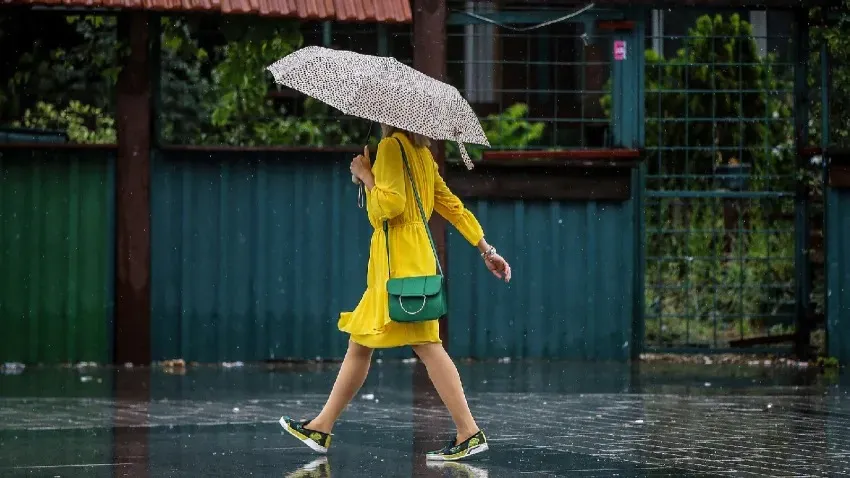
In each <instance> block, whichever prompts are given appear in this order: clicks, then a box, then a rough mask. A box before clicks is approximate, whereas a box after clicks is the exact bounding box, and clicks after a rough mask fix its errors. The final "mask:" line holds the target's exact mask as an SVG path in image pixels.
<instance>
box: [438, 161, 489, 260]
mask: <svg viewBox="0 0 850 478" xmlns="http://www.w3.org/2000/svg"><path fill="white" fill-rule="evenodd" d="M434 210H435V211H437V214H439V215H441V216H443V217H444V218H446V220H447V221H449V222H450V223H451V224H452V226H454V227H455V228H456V229H457V230H458V232H460V233H461V235H463V237H464V238H465V239H466V240H467V241H469V243H470V244H472V245H473V246H476V245H478V242H479V241H481V239H483V238H484V230H483V229H481V224H479V223H478V219H476V218H475V216H474V215H473V214H472V212H471V211H470V210H469V209H467V208H466V207H464V205H463V203H462V202H461V200H460V199H459V198H458V197H457V196H455V195H454V193H453V192H452V191H451V190H450V189H449V187H448V186H447V185H446V182H445V181H444V180H443V177H442V176H440V169H439V168H438V167H437V163H436V162H435V163H434Z"/></svg>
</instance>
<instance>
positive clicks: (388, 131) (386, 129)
mask: <svg viewBox="0 0 850 478" xmlns="http://www.w3.org/2000/svg"><path fill="white" fill-rule="evenodd" d="M396 131H401V132H402V133H404V134H406V135H407V137H408V138H410V141H412V142H413V145H414V146H416V147H417V148H418V147H422V146H424V147H426V148H427V147H429V146H431V139H429V138H428V137H427V136H423V135H421V134H419V133H411V132H410V131H405V130H403V129H401V128H396V127H395V126H390V125H388V124H383V123H381V134H382V135H383V137H384V138H389V137H390V136H392V135H393V133H395V132H396Z"/></svg>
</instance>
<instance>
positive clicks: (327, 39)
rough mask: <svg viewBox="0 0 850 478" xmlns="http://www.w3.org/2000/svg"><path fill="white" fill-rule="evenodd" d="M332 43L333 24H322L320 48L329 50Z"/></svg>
mask: <svg viewBox="0 0 850 478" xmlns="http://www.w3.org/2000/svg"><path fill="white" fill-rule="evenodd" d="M332 42H333V23H331V22H324V23H322V46H324V47H325V48H330V47H331V43H332Z"/></svg>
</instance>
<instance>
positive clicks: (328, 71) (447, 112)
mask: <svg viewBox="0 0 850 478" xmlns="http://www.w3.org/2000/svg"><path fill="white" fill-rule="evenodd" d="M267 69H268V70H269V71H270V72H271V73H272V75H274V79H275V82H277V83H278V84H280V85H284V86H287V87H289V88H292V89H294V90H298V91H300V92H301V93H304V94H306V95H309V96H312V97H313V98H315V99H317V100H319V101H322V102H324V103H327V104H328V105H330V106H332V107H334V108H336V109H338V110H340V111H341V112H343V113H345V114H347V115H351V116H357V117H360V118H364V119H368V120H371V121H376V122H379V123H384V124H387V125H390V126H395V127H396V128H400V129H403V130H407V131H410V132H412V133H419V134H421V135H424V136H427V137H429V138H432V139H436V140H449V141H456V142H457V143H458V146H459V149H460V154H461V157H462V158H463V162H464V164H466V167H467V168H468V169H472V160H471V159H470V158H469V153H467V152H466V148H465V147H464V145H463V143H473V144H480V145H484V146H490V143H489V142H488V141H487V136H486V135H485V134H484V130H483V129H482V128H481V123H479V122H478V117H477V116H476V115H475V112H474V111H472V107H471V106H470V105H469V103H467V101H466V100H465V99H464V98H463V96H461V94H460V92H458V90H457V88H455V87H453V86H451V85H449V84H446V83H443V82H442V81H437V80H435V79H433V78H431V77H430V76H427V75H425V74H423V73H421V72H419V71H417V70H414V69H413V68H411V67H409V66H407V65H405V64H403V63H401V62H399V61H398V60H396V59H395V58H391V57H381V56H373V55H364V54H360V53H354V52H352V51H346V50H331V49H329V48H323V47H318V46H308V47H304V48H302V49H300V50H297V51H295V52H293V53H291V54H289V55H287V56H285V57H283V58H281V59H280V60H278V61H276V62H274V63H273V64H271V65H269V66H268V67H267Z"/></svg>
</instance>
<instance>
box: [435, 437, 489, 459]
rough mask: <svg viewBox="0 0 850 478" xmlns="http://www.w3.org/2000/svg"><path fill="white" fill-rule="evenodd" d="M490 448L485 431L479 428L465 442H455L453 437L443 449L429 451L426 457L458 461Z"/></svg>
mask: <svg viewBox="0 0 850 478" xmlns="http://www.w3.org/2000/svg"><path fill="white" fill-rule="evenodd" d="M489 449H490V446H489V445H487V437H485V436H484V432H482V431H480V430H479V431H478V433H476V434H475V435H472V436H471V437H469V438H468V439H467V440H466V441H464V442H463V443H458V444H455V440H454V439H452V441H450V442H449V443H448V444H447V445H446V446H445V447H444V448H443V449H442V450H437V451H432V452H428V453H427V454H426V455H425V458H426V459H428V460H434V461H457V460H462V459H464V458H469V457H470V456H472V455H477V454H479V453H484V452H485V451H487V450H489Z"/></svg>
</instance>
